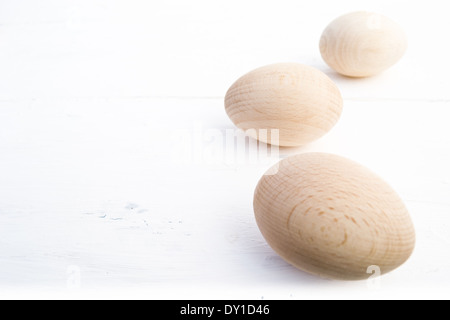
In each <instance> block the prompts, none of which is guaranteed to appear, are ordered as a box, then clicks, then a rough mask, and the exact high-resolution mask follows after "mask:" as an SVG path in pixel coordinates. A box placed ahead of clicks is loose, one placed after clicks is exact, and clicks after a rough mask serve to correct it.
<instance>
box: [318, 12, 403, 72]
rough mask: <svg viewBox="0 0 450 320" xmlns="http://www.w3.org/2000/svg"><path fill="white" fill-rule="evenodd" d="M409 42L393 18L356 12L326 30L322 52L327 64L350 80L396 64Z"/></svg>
mask: <svg viewBox="0 0 450 320" xmlns="http://www.w3.org/2000/svg"><path fill="white" fill-rule="evenodd" d="M407 47H408V41H407V37H406V34H405V32H404V31H403V29H402V28H401V27H400V26H399V25H398V24H397V23H396V22H394V21H392V20H391V19H389V18H387V17H385V16H383V15H380V14H376V13H371V12H354V13H350V14H347V15H344V16H342V17H339V18H337V19H336V20H334V21H333V22H331V24H330V25H329V26H328V27H327V28H326V29H325V31H324V32H323V34H322V38H321V40H320V52H321V54H322V57H323V59H324V60H325V62H326V63H327V64H328V65H329V66H330V67H331V68H333V69H334V70H335V71H337V72H338V73H340V74H342V75H345V76H349V77H357V78H362V77H370V76H374V75H377V74H379V73H382V72H383V71H385V70H386V69H388V68H390V67H392V66H393V65H394V64H396V63H397V62H398V61H399V60H400V59H401V58H402V57H403V55H404V54H405V52H406V49H407Z"/></svg>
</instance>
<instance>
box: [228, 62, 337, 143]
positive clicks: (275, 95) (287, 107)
mask: <svg viewBox="0 0 450 320" xmlns="http://www.w3.org/2000/svg"><path fill="white" fill-rule="evenodd" d="M342 108H343V100H342V96H341V93H340V91H339V89H338V88H337V86H336V85H335V84H334V82H333V81H332V80H331V79H330V78H329V77H328V76H326V75H325V74H324V73H323V72H321V71H319V70H317V69H315V68H313V67H309V66H306V65H302V64H297V63H281V64H275V65H270V66H266V67H262V68H259V69H257V70H254V71H252V72H250V73H248V74H246V75H244V76H243V77H241V78H240V79H239V80H237V81H236V82H235V83H234V84H233V85H232V86H231V88H230V89H229V90H228V92H227V94H226V97H225V109H226V112H227V114H228V116H229V117H230V119H231V120H232V121H233V123H234V124H235V125H236V126H237V127H239V128H240V129H242V130H244V131H245V132H247V134H248V135H250V136H251V137H253V138H256V139H259V140H260V141H262V142H265V143H269V144H273V145H280V146H285V147H293V146H301V145H305V144H307V143H309V142H312V141H314V140H317V139H319V138H320V137H322V136H323V135H325V134H326V133H327V132H328V131H330V130H331V128H333V127H334V125H335V124H336V123H337V121H338V120H339V118H340V116H341V113H342Z"/></svg>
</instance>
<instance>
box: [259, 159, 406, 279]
mask: <svg viewBox="0 0 450 320" xmlns="http://www.w3.org/2000/svg"><path fill="white" fill-rule="evenodd" d="M254 211H255V216H256V221H257V223H258V226H259V228H260V230H261V232H262V234H263V236H264V237H265V239H266V240H267V242H268V243H269V245H270V246H271V247H272V248H273V249H274V250H275V251H276V252H277V253H278V254H279V255H280V256H281V257H283V258H284V259H285V260H286V261H287V262H289V263H290V264H292V265H294V266H295V267H297V268H299V269H301V270H303V271H306V272H308V273H312V274H314V275H318V276H321V277H324V278H330V279H342V280H362V279H368V278H369V277H370V276H371V272H370V273H368V270H371V269H370V268H372V267H373V266H376V267H377V268H379V269H380V271H381V273H382V274H386V273H388V272H390V271H392V270H394V269H396V268H398V267H399V266H401V265H402V264H403V263H404V262H406V261H407V260H408V258H409V257H410V256H411V254H412V252H413V250H414V246H415V231H414V226H413V223H412V220H411V218H410V215H409V213H408V210H407V209H406V207H405V205H404V203H403V201H402V200H401V199H400V197H399V196H398V194H397V193H396V192H395V191H394V190H393V189H392V188H391V187H390V186H389V185H388V184H387V183H386V182H384V181H383V180H382V179H381V178H380V177H378V176H377V175H376V174H374V173H373V172H371V171H370V170H368V169H367V168H365V167H363V166H361V165H359V164H358V163H356V162H353V161H351V160H347V159H345V158H342V157H340V156H336V155H331V154H324V153H306V154H301V155H297V156H292V157H290V158H287V159H285V160H283V161H281V162H280V163H279V164H278V165H276V166H275V167H273V168H271V169H270V170H269V171H268V172H267V174H266V175H264V176H263V177H262V179H261V180H260V182H259V184H258V186H257V188H256V191H255V197H254Z"/></svg>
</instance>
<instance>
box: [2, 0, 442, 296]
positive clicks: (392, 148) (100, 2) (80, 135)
mask: <svg viewBox="0 0 450 320" xmlns="http://www.w3.org/2000/svg"><path fill="white" fill-rule="evenodd" d="M447 7H448V6H447V1H444V0H441V1H438V0H428V1H411V0H407V1H406V0H405V1H396V0H379V1H361V0H358V1H356V0H354V1H350V0H341V1H338V2H337V1H334V0H330V1H325V0H315V1H300V0H292V1H291V0H277V1H261V0H259V1H245V0H239V1H238V0H227V1H206V0H191V1H182V0H177V1H176V0H171V1H144V0H142V1H138V0H114V1H111V0H109V1H106V0H78V1H76V0H73V1H69V0H41V1H32V0H14V1H12V0H10V1H8V0H1V1H0V297H2V298H24V297H25V298H27V297H28V298H36V297H42V298H54V297H56V298H73V297H75V298H153V299H155V298H162V299H175V298H185V299H190V298H203V299H205V298H208V299H209V298H221V299H229V298H230V299H301V298H352V297H356V298H382V299H383V298H444V297H445V298H449V297H450V294H449V292H450V290H449V289H450V288H449V287H450V250H449V247H450V232H449V230H450V229H449V228H450V125H449V120H450V80H449V77H448V75H449V71H450V65H449V56H450V46H449V44H448V43H449V42H448V32H449V30H450V19H448V10H447ZM357 10H370V11H376V12H380V13H384V14H386V15H387V16H389V17H391V18H393V19H394V20H396V21H397V22H399V23H400V24H401V25H402V26H403V27H404V28H405V30H406V31H407V33H408V36H409V42H410V46H409V50H408V53H407V55H406V56H405V57H404V59H403V60H402V61H401V62H400V63H399V64H398V65H396V66H395V67H394V68H392V69H391V70H389V71H388V72H386V73H384V74H382V75H381V76H378V77H375V78H370V79H364V80H352V79H347V78H343V77H340V76H338V75H336V74H335V73H334V72H333V71H332V70H330V69H329V68H328V67H327V66H326V65H325V63H324V62H323V61H322V60H321V58H320V53H319V50H318V42H319V38H320V35H321V32H322V31H323V29H324V28H325V27H326V25H327V24H328V23H329V22H331V20H333V19H334V18H336V17H337V16H339V15H341V14H344V13H347V12H350V11H357ZM276 62H300V63H305V64H309V65H312V66H314V67H317V68H318V69H320V70H322V71H324V72H325V73H326V74H328V75H329V76H330V77H331V78H332V79H333V80H335V81H336V83H337V84H338V86H339V87H340V89H341V90H342V94H343V96H344V98H345V111H344V114H343V116H342V119H341V121H340V122H339V123H338V125H337V126H336V127H335V128H334V129H333V130H332V131H331V132H330V133H329V134H328V135H327V136H326V137H324V138H322V139H321V140H319V141H317V142H315V143H312V144H311V145H308V146H307V147H304V148H300V149H284V150H281V156H283V157H285V156H288V155H291V154H296V153H300V152H307V151H321V152H330V153H336V154H340V155H343V156H346V157H349V158H351V159H353V160H356V161H358V162H360V163H362V164H364V165H366V166H367V167H369V168H371V169H372V170H373V171H375V172H377V173H378V174H379V175H381V176H382V177H383V178H384V179H385V180H387V181H388V182H389V183H391V184H392V186H393V187H394V188H395V189H396V190H397V191H398V192H399V194H400V195H401V196H402V197H403V199H404V200H405V202H406V204H407V206H408V208H409V209H410V212H411V215H412V216H413V219H414V222H415V224H416V228H417V248H416V251H415V253H414V255H413V257H412V258H411V259H410V260H409V261H408V263H407V264H405V265H404V266H403V267H401V268H400V269H398V270H397V271H395V272H393V273H391V274H389V275H386V276H384V277H382V278H381V280H380V282H379V283H378V285H375V286H374V285H373V284H372V285H371V284H370V283H368V282H365V281H363V282H357V283H352V282H351V283H348V282H338V281H327V280H322V279H318V278H316V277H313V276H310V275H307V274H304V273H302V272H301V271H298V270H296V269H294V268H293V267H291V266H289V265H288V264H286V263H285V262H284V261H283V260H281V259H280V258H279V257H278V256H277V255H276V254H275V253H274V252H273V251H272V250H271V249H270V247H269V246H268V245H267V244H266V243H265V241H264V239H263V238H262V236H261V235H260V233H259V231H258V228H257V226H256V223H255V221H254V218H253V208H252V201H253V192H254V188H255V186H256V184H257V182H258V180H259V178H260V177H261V175H262V174H263V173H264V172H265V171H266V169H267V168H268V167H269V165H270V163H257V164H253V165H250V164H245V163H244V164H240V163H235V164H231V165H230V164H229V163H228V164H227V163H224V161H223V157H222V156H220V154H215V153H214V152H212V153H211V152H210V151H211V150H215V149H214V143H217V141H220V135H219V136H218V135H217V134H216V136H215V139H216V140H214V139H213V138H214V137H213V138H211V137H210V136H207V135H208V132H215V133H217V132H219V133H221V132H222V133H224V132H225V130H227V129H233V128H234V126H233V124H232V123H231V122H230V120H229V119H228V118H227V116H226V114H225V111H224V107H223V97H224V94H225V92H226V90H227V89H228V87H229V86H230V85H231V84H232V83H233V82H234V81H235V80H236V79H237V78H238V77H239V76H241V75H242V74H244V73H246V72H248V71H250V70H252V69H254V68H256V67H260V66H263V65H266V64H271V63H276ZM209 129H216V130H219V131H210V130H209ZM195 132H197V133H200V134H203V136H200V139H201V140H200V141H201V144H200V145H197V146H196V147H193V148H192V150H191V151H192V152H191V155H192V158H191V159H189V158H187V157H183V156H180V155H179V153H178V151H177V150H179V145H177V140H176V137H177V136H178V137H179V136H180V133H181V134H184V135H185V136H187V137H188V138H189V137H196V136H195V134H196V133H195ZM174 137H175V138H174ZM197 137H198V136H197ZM192 140H195V138H192ZM187 141H189V140H187ZM211 145H213V148H212V149H211ZM188 146H190V145H188ZM208 155H209V156H208ZM273 162H275V160H274V161H273Z"/></svg>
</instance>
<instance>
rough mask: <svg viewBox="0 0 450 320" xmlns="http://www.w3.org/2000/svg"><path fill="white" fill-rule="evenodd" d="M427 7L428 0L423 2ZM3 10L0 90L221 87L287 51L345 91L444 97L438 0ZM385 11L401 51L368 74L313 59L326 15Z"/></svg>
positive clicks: (96, 4) (8, 93)
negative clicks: (404, 49) (398, 31)
mask: <svg viewBox="0 0 450 320" xmlns="http://www.w3.org/2000/svg"><path fill="white" fill-rule="evenodd" d="M429 8H433V10H429ZM2 9H3V10H0V11H1V12H0V70H1V73H2V77H1V78H0V99H3V100H5V99H23V98H36V97H55V96H56V97H139V96H144V97H155V96H159V97H165V96H172V97H173V96H175V97H184V96H187V97H211V96H212V97H222V96H223V95H224V93H225V91H226V90H227V89H228V87H229V86H230V85H231V83H232V82H233V81H234V80H236V78H237V77H239V76H240V75H242V74H243V73H245V72H247V71H249V70H251V69H253V68H256V67H259V66H261V65H265V64H270V63H275V62H281V61H294V62H300V63H306V64H310V65H313V66H315V67H317V68H319V69H321V70H323V71H325V72H326V73H328V74H330V75H331V76H332V77H333V79H335V80H336V81H337V82H338V84H339V85H340V87H341V88H342V91H343V94H344V96H345V97H346V98H347V99H408V100H411V99H422V100H448V99H450V96H449V91H448V90H447V88H448V87H449V80H448V76H447V74H448V71H449V70H450V66H449V62H448V56H449V54H450V46H449V45H448V41H444V40H443V39H445V30H449V29H450V21H449V20H448V19H447V17H446V12H447V11H446V10H445V9H446V2H445V1H443V0H441V1H439V0H434V1H427V2H426V3H424V2H422V1H403V0H402V1H387V0H386V1H385V0H383V1H377V2H373V1H355V0H351V1H350V0H346V1H340V2H339V6H337V5H335V2H333V1H314V2H301V1H295V0H282V1H277V2H273V1H237V0H232V1H220V2H217V1H214V2H211V1H206V0H193V1H189V2H185V1H181V0H179V1H165V2H152V1H48V0H47V1H39V2H37V1H29V0H27V1H25V0H21V1H13V2H7V3H3V4H2ZM360 9H368V10H375V11H379V12H382V13H385V14H387V15H389V16H390V17H392V18H393V19H395V20H397V21H398V22H399V23H401V25H403V26H404V28H405V30H406V31H407V33H408V35H409V39H410V48H409V51H408V53H407V55H406V56H405V58H404V59H403V60H402V61H401V62H400V63H399V64H398V65H397V66H396V67H394V68H393V69H392V70H390V71H388V72H387V73H385V74H383V75H381V76H379V77H376V78H373V79H367V80H362V81H361V80H359V81H356V80H350V79H346V78H342V77H339V76H337V75H335V73H334V72H332V71H331V70H330V69H329V68H328V67H327V66H326V65H325V64H324V62H323V61H322V60H321V58H320V53H319V51H318V41H319V38H320V34H321V32H322V30H323V29H324V28H325V26H326V25H327V24H328V23H329V22H330V21H331V20H332V19H334V18H335V17H337V16H338V15H340V14H343V13H346V12H348V11H354V10H360Z"/></svg>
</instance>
